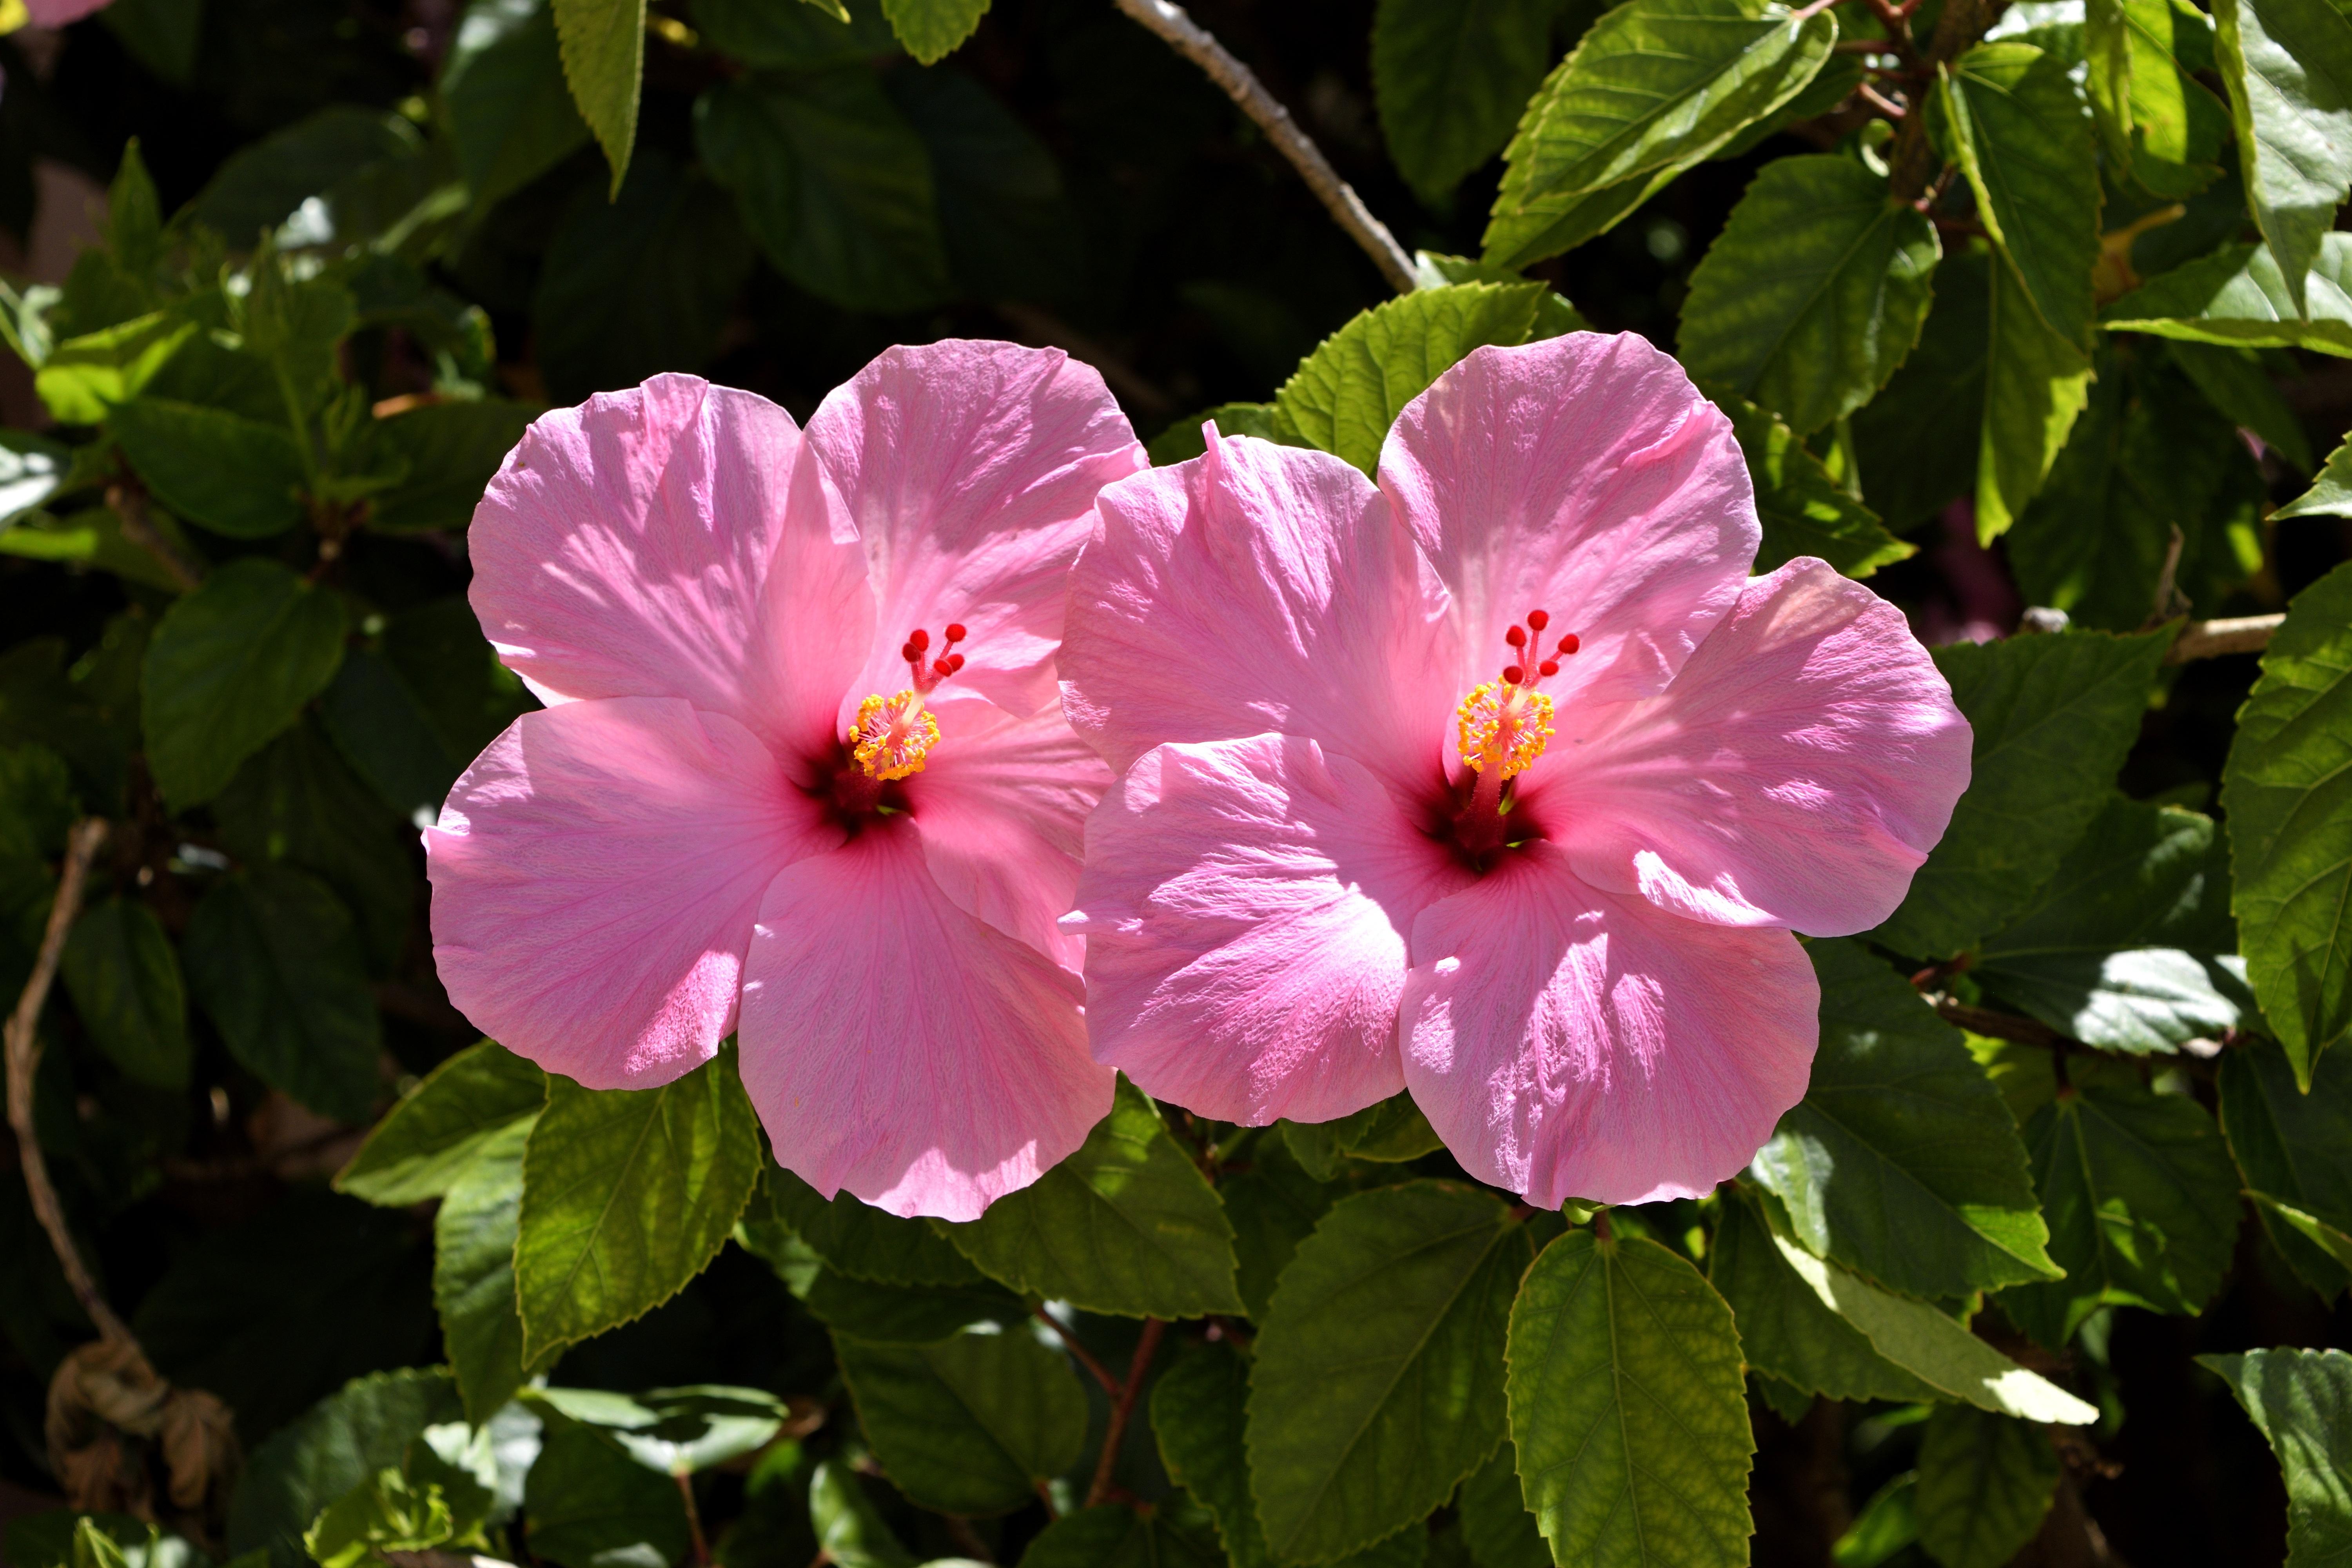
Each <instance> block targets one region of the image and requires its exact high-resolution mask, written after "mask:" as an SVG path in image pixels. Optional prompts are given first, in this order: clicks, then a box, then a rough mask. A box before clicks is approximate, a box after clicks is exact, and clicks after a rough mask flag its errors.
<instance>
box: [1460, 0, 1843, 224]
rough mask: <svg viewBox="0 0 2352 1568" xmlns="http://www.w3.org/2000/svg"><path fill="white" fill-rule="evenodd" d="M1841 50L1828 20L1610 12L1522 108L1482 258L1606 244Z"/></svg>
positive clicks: (1684, 5)
mask: <svg viewBox="0 0 2352 1568" xmlns="http://www.w3.org/2000/svg"><path fill="white" fill-rule="evenodd" d="M1836 41H1837V25H1836V23H1834V22H1833V21H1832V20H1831V16H1830V14H1829V13H1827V12H1822V13H1821V14H1819V15H1817V16H1812V17H1811V18H1810V19H1808V20H1806V21H1801V22H1800V21H1798V20H1796V19H1795V18H1794V17H1793V16H1790V13H1789V12H1788V11H1787V10H1786V9H1784V8H1783V7H1781V6H1779V5H1770V6H1767V7H1765V8H1763V9H1762V10H1761V12H1760V13H1759V12H1756V11H1751V10H1750V9H1749V8H1748V7H1747V6H1745V5H1740V4H1739V3H1738V0H1631V4H1628V5H1621V6H1619V7H1618V8H1617V9H1615V10H1613V11H1611V12H1609V13H1607V14H1606V15H1604V16H1602V17H1601V20H1600V21H1598V22H1596V23H1594V24H1593V25H1592V26H1591V29H1590V30H1588V31H1587V32H1586V33H1585V35H1584V37H1583V38H1582V39H1581V40H1580V42H1579V43H1578V45H1577V47H1576V49H1575V52H1573V53H1572V54H1570V56H1569V57H1568V58H1567V59H1566V60H1564V61H1562V62H1561V63H1560V65H1559V68H1558V69H1556V70H1554V71H1553V72H1552V73H1551V76H1550V77H1549V79H1547V80H1546V81H1545V82H1544V84H1543V86H1542V88H1541V89H1538V92H1537V93H1536V96H1535V97H1534V98H1532V99H1530V100H1528V107H1527V110H1526V112H1525V113H1524V114H1523V115H1522V116H1521V118H1520V120H1519V127H1518V131H1517V133H1516V134H1515V135H1513V137H1512V138H1511V144H1510V146H1509V147H1508V148H1507V149H1506V150H1505V152H1504V153H1503V158H1504V163H1505V168H1504V174H1503V184H1502V189H1501V191H1500V192H1499V193H1498V194H1497V195H1496V198H1495V206H1494V212H1493V215H1492V216H1491V217H1490V218H1489V220H1488V222H1487V225H1486V239H1485V241H1484V245H1485V250H1486V259H1487V260H1488V261H1490V262H1495V263H1497V264H1499V265H1502V266H1506V267H1525V266H1526V265H1528V263H1529V262H1532V261H1539V260H1541V259H1543V258H1545V257H1547V256H1554V255H1557V254H1559V252H1560V251H1563V250H1566V249H1568V248H1569V247H1571V246H1573V245H1576V244H1579V243H1580V242H1581V241H1583V240H1585V239H1589V238H1591V237H1592V236H1593V235H1596V234H1599V233H1601V231H1602V230H1603V229H1605V228H1607V227H1608V226H1610V225H1612V224H1613V223H1615V222H1616V221H1617V220H1618V219H1619V218H1621V217H1622V216H1624V215H1625V214H1626V213H1627V212H1630V211H1632V210H1633V206H1634V205H1638V203H1639V202H1640V200H1641V198H1642V197H1643V195H1646V194H1647V193H1648V191H1650V190H1651V189H1654V187H1655V185H1656V184H1660V183H1663V181H1664V179H1667V178H1671V177H1672V175H1673V174H1675V173H1676V172H1679V171H1680V170H1682V169H1685V168H1688V167H1689V166H1690V165H1692V164H1694V163H1699V162H1701V161H1703V160H1705V159H1706V158H1707V157H1708V156H1710V155H1711V154H1712V153H1715V152H1716V151H1717V149H1718V148H1720V147H1722V146H1723V145H1724V144H1725V143H1726V142H1729V141H1730V140H1731V139H1732V138H1733V137H1734V136H1736V135H1738V133H1739V132H1741V131H1743V130H1745V129H1746V128H1747V127H1748V125H1749V124H1751V123H1753V122H1754V121H1759V120H1762V119H1764V118H1765V117H1766V116H1768V115H1769V114H1771V113H1772V112H1773V111H1774V110H1778V109H1779V108H1780V106H1781V105H1782V104H1784V103H1786V102H1788V101H1789V100H1790V99H1792V98H1794V97H1795V96H1796V95H1797V94H1798V93H1799V92H1800V91H1801V90H1802V89H1804V86H1805V84H1806V83H1807V82H1809V81H1811V79H1813V76H1814V73H1816V72H1817V71H1819V70H1820V69H1821V68H1822V62H1823V61H1825V60H1827V59H1828V58H1829V56H1830V48H1831V46H1832V45H1833V44H1834V43H1836ZM1621 189H1622V191H1623V192H1624V193H1625V194H1624V195H1622V196H1618V195H1614V193H1616V192H1617V191H1619V190H1621ZM1602 193H1612V194H1611V195H1609V196H1608V197H1606V198H1603V199H1600V200H1595V199H1594V198H1597V197H1601V194H1602Z"/></svg>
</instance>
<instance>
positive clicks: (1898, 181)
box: [1887, 0, 2001, 202]
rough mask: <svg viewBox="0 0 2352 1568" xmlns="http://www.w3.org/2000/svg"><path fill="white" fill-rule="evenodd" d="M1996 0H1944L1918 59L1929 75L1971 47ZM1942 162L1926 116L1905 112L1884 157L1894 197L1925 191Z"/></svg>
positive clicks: (1994, 12)
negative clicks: (1932, 33) (1891, 148)
mask: <svg viewBox="0 0 2352 1568" xmlns="http://www.w3.org/2000/svg"><path fill="white" fill-rule="evenodd" d="M2000 4H2001V0H1947V4H1946V5H1945V6H1944V9H1943V14H1942V15H1940V16H1937V18H1936V35H1935V37H1934V39H1933V40H1932V41H1931V42H1930V43H1929V45H1928V47H1927V55H1926V57H1925V58H1923V59H1922V60H1921V61H1920V65H1921V67H1922V68H1924V69H1925V70H1926V71H1927V73H1928V75H1929V76H1930V77H1931V78H1932V77H1933V76H1934V75H1935V73H1936V72H1937V69H1938V68H1941V67H1943V66H1946V65H1948V64H1949V63H1951V62H1952V61H1953V60H1956V59H1958V58H1960V56H1962V55H1964V54H1966V53H1967V52H1968V51H1969V49H1971V48H1973V47H1975V46H1976V42H1977V40H1978V39H1979V38H1981V37H1984V34H1985V29H1986V28H1988V27H1990V26H1992V24H1993V19H1994V17H1996V16H1999V15H2000ZM1923 101H1924V100H1923ZM1887 163H1888V165H1889V166H1890V168H1891V169H1892V172H1893V173H1892V179H1891V191H1892V194H1893V195H1894V197H1895V200H1896V201H1899V202H1916V201H1917V200H1918V199H1919V198H1920V197H1921V196H1923V195H1927V189H1928V187H1929V186H1931V185H1933V184H1935V183H1936V175H1937V172H1938V171H1939V170H1941V169H1942V167H1943V163H1944V161H1943V159H1942V157H1941V156H1940V155H1939V154H1938V153H1937V151H1936V148H1935V144H1934V143H1933V142H1929V141H1928V140H1927V116H1926V115H1924V114H1913V115H1909V116H1906V118H1905V120H1904V121H1903V130H1902V132H1900V133H1899V134H1898V135H1897V136H1896V137H1895V151H1894V154H1893V156H1891V157H1889V158H1888V159H1887Z"/></svg>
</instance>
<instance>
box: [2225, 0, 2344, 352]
mask: <svg viewBox="0 0 2352 1568" xmlns="http://www.w3.org/2000/svg"><path fill="white" fill-rule="evenodd" d="M2213 19H2214V22H2215V24H2216V27H2215V34H2214V44H2215V46H2216V47H2215V49H2214V63H2215V64H2216V65H2217V66H2218V67H2219V68H2220V69H2221V85H2222V87H2223V88H2224V89H2227V90H2228V92H2229V95H2230V120H2231V125H2232V127H2233V128H2234V129H2235V131H2236V132H2237V140H2238V159H2239V164H2240V168H2241V170H2242V174H2243V176H2244V179H2245V186H2246V198H2247V201H2246V205H2248V206H2249V207H2251V208H2252V211H2253V215H2254V222H2255V223H2256V224H2257V225H2258V226H2260V227H2261V229H2262V231H2263V239H2264V240H2266V241H2267V242H2268V243H2269V246H2270V250H2271V253H2272V255H2273V256H2274V257H2276V258H2278V264H2279V268H2280V270H2281V272H2282V273H2283V274H2284V278H2285V281H2286V288H2287V298H2288V299H2290V300H2293V301H2294V304H2295V306H2296V310H2295V313H2296V314H2298V315H2300V314H2302V310H2301V307H2302V304H2303V300H2304V278H2305V274H2306V273H2307V272H2308V271H2309V270H2310V269H2311V265H2312V263H2313V261H2314V260H2315V258H2316V257H2317V256H2318V254H2319V241H2320V237H2321V236H2322V235H2324V234H2326V232H2327V231H2328V230H2329V229H2331V228H2333V227H2334V226H2336V208H2337V207H2339V206H2341V205H2343V203H2344V198H2345V195H2346V192H2347V184H2352V20H2347V18H2346V16H2345V15H2344V13H2343V12H2342V11H2340V10H2339V9H2337V8H2336V6H2335V5H2330V4H2328V0H2218V3H2217V4H2216V5H2214V7H2213Z"/></svg>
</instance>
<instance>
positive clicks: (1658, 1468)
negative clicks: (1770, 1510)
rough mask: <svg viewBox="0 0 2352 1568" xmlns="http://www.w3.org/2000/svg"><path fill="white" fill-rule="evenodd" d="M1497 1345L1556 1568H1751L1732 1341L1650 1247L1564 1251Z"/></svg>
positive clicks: (1679, 1266) (1725, 1322) (1565, 1243)
mask: <svg viewBox="0 0 2352 1568" xmlns="http://www.w3.org/2000/svg"><path fill="white" fill-rule="evenodd" d="M1510 1337H1511V1344H1510V1403H1511V1439H1512V1441H1513V1442H1514V1443H1516V1444H1517V1447H1518V1455H1519V1476H1520V1484H1521V1486H1522V1488H1523V1489H1524V1490H1525V1492H1526V1495H1527V1500H1528V1507H1529V1509H1531V1510H1533V1511H1534V1513H1535V1516H1536V1520H1537V1521H1538V1525H1539V1526H1540V1528H1541V1529H1542V1531H1543V1534H1544V1539H1545V1540H1547V1541H1549V1542H1550V1543H1551V1552H1552V1560H1553V1562H1555V1563H1559V1564H1561V1565H1562V1568H1583V1565H1586V1564H1591V1565H1593V1568H1599V1565H1601V1564H1605V1563H1680V1564H1687V1565H1690V1568H1706V1565H1708V1564H1722V1565H1724V1568H1734V1565H1737V1564H1742V1563H1746V1562H1747V1561H1748V1532H1749V1531H1750V1530H1751V1529H1752V1528H1753V1526H1752V1524H1751V1522H1750V1520H1749V1516H1748V1460H1749V1456H1751V1455H1752V1454H1753V1453H1754V1452H1755V1449H1756V1443H1755V1439H1754V1437H1753V1436H1751V1434H1750V1433H1749V1431H1748V1391H1747V1387H1746V1384H1744V1382H1743V1381H1742V1379H1741V1376H1740V1353H1739V1333H1738V1330H1737V1329H1736V1328H1734V1327H1733V1326H1732V1321H1731V1309H1730V1308H1728V1307H1727V1306H1726V1305H1725V1304H1724V1300H1723V1298H1722V1297H1720V1296H1718V1295H1717V1294H1716V1292H1715V1289H1714V1288H1713V1287H1712V1286H1710V1285H1708V1284H1707V1282H1706V1279H1703V1278H1702V1277H1701V1276H1700V1275H1699V1272H1698V1270H1696V1268H1692V1267H1691V1266H1690V1265H1689V1264H1688V1263H1687V1262H1685V1261H1684V1260H1683V1259H1682V1258H1679V1257H1677V1256H1676V1255H1675V1254H1674V1253H1672V1252H1669V1251H1668V1250H1666V1248H1664V1247H1661V1246H1659V1245H1658V1244H1657V1243H1656V1242H1654V1241H1646V1240H1640V1239H1622V1240H1603V1239H1601V1238H1600V1237H1596V1236H1594V1235H1593V1234H1592V1233H1591V1232H1589V1231H1578V1232H1575V1233H1572V1234H1570V1235H1568V1236H1564V1237H1561V1238H1560V1239H1559V1240H1558V1241H1555V1242H1553V1243H1552V1244H1551V1245H1550V1246H1549V1247H1546V1248H1545V1249H1544V1251H1543V1254H1542V1256H1541V1257H1539V1258H1537V1259H1536V1264H1535V1267H1534V1268H1532V1269H1530V1270H1529V1271H1528V1279H1527V1284H1526V1287H1525V1288H1524V1289H1522V1290H1521V1291H1520V1292H1519V1299H1518V1300H1517V1302H1516V1303H1515V1304H1514V1305H1513V1306H1512V1308H1511V1336H1510Z"/></svg>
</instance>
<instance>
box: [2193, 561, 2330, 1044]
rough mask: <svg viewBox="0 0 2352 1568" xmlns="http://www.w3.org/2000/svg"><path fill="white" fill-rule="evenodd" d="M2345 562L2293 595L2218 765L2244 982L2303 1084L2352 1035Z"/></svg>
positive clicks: (2265, 652) (2264, 654) (2239, 712)
mask: <svg viewBox="0 0 2352 1568" xmlns="http://www.w3.org/2000/svg"><path fill="white" fill-rule="evenodd" d="M2347 763H2352V563H2347V564H2346V565H2342V566H2338V567H2336V570H2335V571H2333V572H2331V573H2329V574H2327V575H2326V576H2325V577H2323V578H2321V579H2320V580H2319V581H2318V582H2316V583H2314V584H2312V585H2311V586H2310V587H2308V588H2305V590H2304V591H2303V592H2302V593H2300V594H2298V595H2295V597H2294V602H2293V603H2292V604H2290V605H2288V606H2287V614H2286V621H2285V624H2284V625H2283V626H2280V627H2279V629H2278V631H2277V633H2276V635H2274V636H2273V637H2272V638H2271V644H2270V647H2268V648H2266V649H2265V650H2264V651H2263V675H2262V679H2260V680H2258V681H2256V682H2255V683H2254V689H2253V691H2252V694H2251V695H2249V696H2248V697H2247V699H2246V704H2245V706H2244V707H2243V708H2242V709H2240V710H2238V733H2237V738H2236V739H2235V740H2234V741H2232V742H2231V745H2230V760H2229V763H2228V765H2227V766H2226V767H2225V768H2224V769H2223V771H2222V775H2221V805H2222V808H2223V810H2224V811H2225V812H2226V813H2227V815H2228V816H2229V819H2230V858H2231V868H2232V870H2233V872H2234V874H2235V879H2236V886H2237V893H2236V897H2235V900H2234V901H2233V904H2232V908H2233V909H2234V910H2235V911H2236V913H2237V917H2238V931H2239V934H2240V937H2241V938H2242V942H2243V943H2244V948H2243V951H2244V952H2245V955H2246V970H2247V973H2248V976H2249V978H2251V979H2252V982H2253V987H2254V994H2255V995H2256V996H2258V997H2260V998H2261V999H2262V1004H2263V1016H2265V1017H2266V1018H2267V1019H2269V1021H2270V1026H2271V1032H2272V1033H2273V1035H2275V1036H2277V1037H2278V1040H2279V1043H2280V1044H2281V1045H2283V1046H2284V1047H2286V1053H2287V1058H2288V1059H2289V1060H2290V1061H2292V1062H2293V1063H2294V1070H2295V1077H2296V1078H2297V1079H2298V1080H2300V1081H2301V1082H2303V1083H2305V1084H2306V1085H2308V1084H2309V1083H2310V1081H2311V1073H2312V1068H2313V1067H2314V1066H2315V1064H2316V1063H2317V1062H2318V1060H2319V1058H2320V1053H2322V1052H2323V1051H2325V1050H2326V1049H2327V1047H2329V1046H2331V1045H2334V1044H2336V1042H2338V1041H2340V1040H2342V1039H2343V1038H2344V1037H2345V1036H2346V1035H2347V1033H2352V766H2347Z"/></svg>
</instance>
